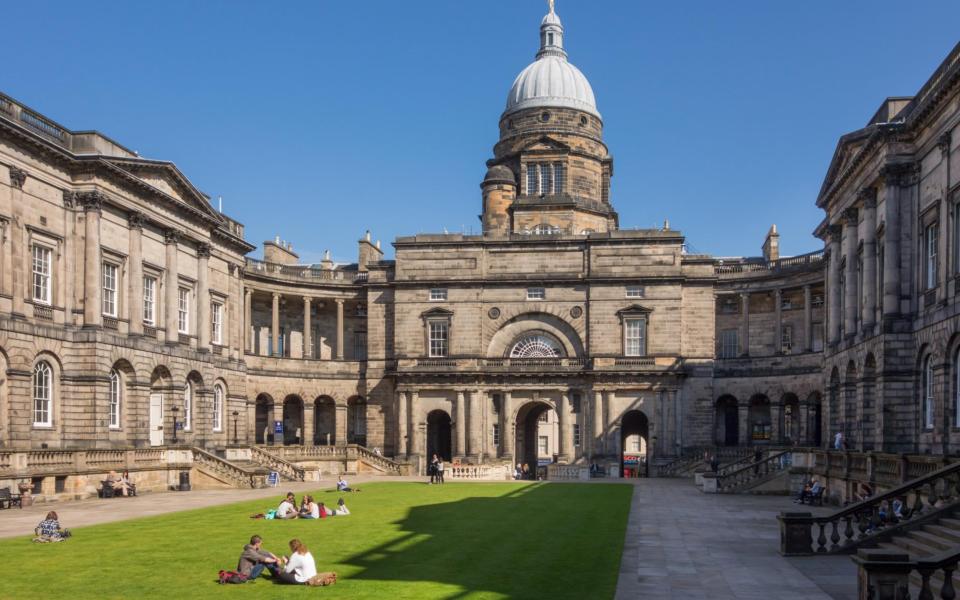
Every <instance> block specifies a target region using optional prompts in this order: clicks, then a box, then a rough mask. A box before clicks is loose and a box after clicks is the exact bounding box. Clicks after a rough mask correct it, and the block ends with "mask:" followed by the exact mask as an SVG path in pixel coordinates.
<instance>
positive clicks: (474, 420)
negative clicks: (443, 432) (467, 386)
mask: <svg viewBox="0 0 960 600" xmlns="http://www.w3.org/2000/svg"><path fill="white" fill-rule="evenodd" d="M469 414H470V417H469V422H468V428H467V454H468V455H469V456H470V459H471V460H473V461H474V462H479V461H480V456H481V454H483V434H484V427H483V393H482V392H481V391H480V390H473V391H471V392H470V410H469Z"/></svg>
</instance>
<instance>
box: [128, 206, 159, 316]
mask: <svg viewBox="0 0 960 600" xmlns="http://www.w3.org/2000/svg"><path fill="white" fill-rule="evenodd" d="M144 220H145V218H144V215H143V213H140V212H132V213H130V214H129V215H127V225H128V226H129V227H130V244H129V257H128V259H127V264H128V265H129V268H128V269H127V320H128V321H129V331H130V334H131V335H140V334H142V333H143V223H144ZM154 293H156V290H154ZM154 300H156V298H154Z"/></svg>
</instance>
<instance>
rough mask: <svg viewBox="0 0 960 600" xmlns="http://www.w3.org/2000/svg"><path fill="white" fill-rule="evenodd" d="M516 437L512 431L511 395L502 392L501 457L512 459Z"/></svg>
mask: <svg viewBox="0 0 960 600" xmlns="http://www.w3.org/2000/svg"><path fill="white" fill-rule="evenodd" d="M515 442H516V438H515V433H514V431H513V395H512V394H511V393H510V392H504V393H503V406H502V407H501V409H500V447H501V448H502V450H501V452H500V457H501V458H509V459H511V460H513V458H514V453H515V446H516V444H515Z"/></svg>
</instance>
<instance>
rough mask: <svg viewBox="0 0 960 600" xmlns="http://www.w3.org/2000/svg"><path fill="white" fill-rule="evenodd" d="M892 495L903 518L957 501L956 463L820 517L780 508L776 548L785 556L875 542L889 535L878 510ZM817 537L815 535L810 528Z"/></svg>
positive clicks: (958, 467) (959, 471)
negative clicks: (901, 505) (785, 511)
mask: <svg viewBox="0 0 960 600" xmlns="http://www.w3.org/2000/svg"><path fill="white" fill-rule="evenodd" d="M894 500H899V501H900V502H902V503H903V506H904V508H903V511H902V512H903V518H902V519H900V523H899V524H898V525H896V526H897V527H900V526H902V525H903V524H904V523H906V522H911V521H914V520H915V519H917V518H920V517H923V516H927V515H929V514H931V513H932V512H933V511H935V510H939V509H941V508H944V507H946V506H950V505H953V504H955V503H957V502H958V501H960V462H958V463H953V464H950V465H948V466H946V467H943V468H942V469H939V470H936V471H934V472H932V473H929V474H927V475H924V476H923V477H919V478H917V479H913V480H911V481H908V482H907V483H904V484H903V485H900V486H898V487H895V488H894V489H892V490H890V491H888V492H884V493H882V494H876V495H874V496H871V497H870V498H868V499H867V500H864V501H862V502H857V503H855V504H851V505H849V506H847V507H846V508H844V509H842V510H839V511H837V512H834V513H832V514H830V515H827V516H823V517H814V516H812V515H811V514H810V513H799V512H798V513H781V514H780V516H779V517H778V518H779V519H780V552H781V553H782V554H784V555H787V556H794V555H804V554H814V553H838V552H850V551H852V550H854V549H855V548H856V547H858V546H859V545H861V544H863V543H875V542H876V539H877V538H878V537H886V535H887V534H889V531H888V530H889V528H890V527H892V526H891V525H890V524H889V523H884V522H883V521H882V520H881V519H880V511H881V509H885V510H886V511H887V512H888V513H889V512H890V511H891V507H892V505H893V502H894ZM815 529H816V539H815V540H814V530H815Z"/></svg>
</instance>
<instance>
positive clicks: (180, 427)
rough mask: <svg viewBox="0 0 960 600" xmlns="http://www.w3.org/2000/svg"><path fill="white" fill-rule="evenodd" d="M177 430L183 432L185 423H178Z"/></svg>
mask: <svg viewBox="0 0 960 600" xmlns="http://www.w3.org/2000/svg"><path fill="white" fill-rule="evenodd" d="M176 430H177V431H183V421H177V425H176Z"/></svg>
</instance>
